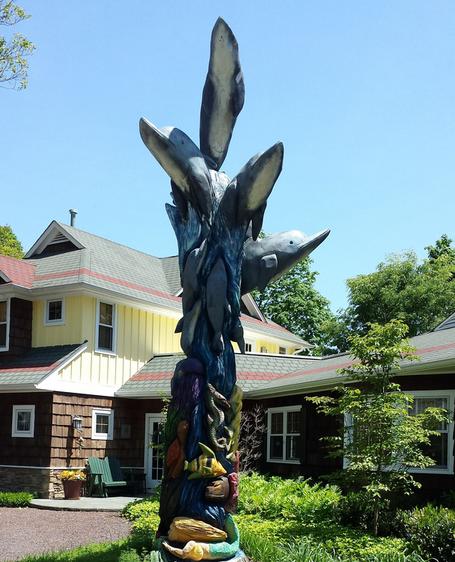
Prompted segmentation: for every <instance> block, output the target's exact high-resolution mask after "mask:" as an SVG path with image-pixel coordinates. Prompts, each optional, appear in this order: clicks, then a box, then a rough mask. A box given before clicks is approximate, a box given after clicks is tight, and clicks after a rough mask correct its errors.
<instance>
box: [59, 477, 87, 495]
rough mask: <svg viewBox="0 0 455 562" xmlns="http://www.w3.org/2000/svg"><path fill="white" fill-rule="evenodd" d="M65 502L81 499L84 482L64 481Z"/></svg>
mask: <svg viewBox="0 0 455 562" xmlns="http://www.w3.org/2000/svg"><path fill="white" fill-rule="evenodd" d="M62 483H63V493H64V494H65V500H78V499H80V497H81V488H82V484H83V481H82V480H63V481H62Z"/></svg>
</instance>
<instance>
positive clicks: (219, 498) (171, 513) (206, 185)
mask: <svg viewBox="0 0 455 562" xmlns="http://www.w3.org/2000/svg"><path fill="white" fill-rule="evenodd" d="M243 102H244V83H243V76H242V71H241V68H240V62H239V56H238V45H237V41H236V39H235V37H234V35H233V33H232V31H231V30H230V28H229V27H228V26H227V24H226V23H225V22H224V21H223V20H222V19H218V21H217V22H216V24H215V27H214V29H213V32H212V40H211V49H210V62H209V69H208V74H207V79H206V83H205V86H204V91H203V96H202V107H201V120H200V148H198V147H197V146H196V145H195V144H194V142H193V141H192V140H191V139H190V138H189V137H188V136H187V135H186V134H185V133H184V132H183V131H180V130H179V129H177V128H175V127H166V128H162V129H158V128H157V127H155V126H154V125H153V124H152V123H150V122H149V121H147V120H145V119H141V121H140V133H141V137H142V140H143V141H144V143H145V145H146V146H147V148H148V149H149V150H150V152H151V153H152V154H153V156H154V157H155V158H156V159H157V160H158V162H159V163H160V165H161V166H162V167H163V168H164V170H165V171H166V172H167V174H168V175H169V176H170V179H171V191H172V199H173V205H169V204H167V205H166V211H167V213H168V216H169V219H170V221H171V224H172V226H173V228H174V231H175V234H176V237H177V242H178V249H179V267H180V275H181V282H182V287H183V293H182V307H183V317H182V318H181V320H180V321H179V323H178V325H177V329H176V331H177V332H181V347H182V349H183V351H184V353H185V354H186V356H187V359H185V360H183V361H181V362H180V363H179V364H178V365H177V367H176V369H175V373H174V376H173V379H172V382H171V402H170V404H169V408H168V415H167V420H166V426H165V443H164V455H165V467H164V478H163V483H162V489H161V501H160V517H161V522H160V527H159V530H158V535H159V536H160V537H163V539H162V544H163V552H162V553H163V556H166V557H167V558H168V559H169V560H174V559H179V558H185V559H191V560H202V559H203V560H221V559H222V560H226V559H234V558H233V557H235V559H236V560H241V559H242V558H243V553H241V552H240V551H238V548H239V534H238V530H237V527H236V525H235V522H234V519H233V518H232V516H231V513H232V512H233V511H235V507H236V504H237V497H238V474H237V471H238V453H237V448H238V442H239V432H240V413H241V408H242V392H241V390H240V388H239V387H238V386H237V385H236V369H235V354H234V349H233V346H232V343H231V342H236V343H237V345H238V347H239V349H240V351H241V352H242V353H244V352H245V342H244V339H243V328H242V325H241V322H240V303H241V294H245V293H246V292H248V291H251V290H252V289H254V288H260V289H263V288H264V287H265V286H266V285H267V283H268V282H270V281H272V280H273V279H276V278H278V277H279V276H280V275H281V274H282V273H284V272H285V271H287V270H288V269H289V268H290V267H292V265H293V264H294V263H295V262H296V261H298V260H300V259H302V258H303V257H305V256H306V255H308V254H309V253H310V252H311V251H312V250H313V249H314V248H316V247H317V246H318V245H319V244H320V243H321V242H322V241H323V240H324V238H325V237H326V236H327V235H328V231H324V232H321V233H319V234H317V235H315V236H312V237H307V236H305V235H303V234H302V233H301V232H298V231H290V232H284V233H281V234H277V235H273V236H269V237H265V238H264V239H262V240H258V235H259V233H260V231H261V227H262V220H263V216H264V212H265V208H266V205H267V198H268V197H269V195H270V193H271V191H272V188H273V186H274V184H275V182H276V180H277V179H278V176H279V174H280V172H281V168H282V163H283V145H282V144H281V143H277V144H275V145H273V146H272V147H271V148H269V149H268V150H266V151H265V152H263V153H261V154H258V155H256V156H254V157H253V158H251V159H250V160H249V161H248V162H247V164H246V165H245V166H244V167H243V168H242V170H241V171H240V172H239V174H238V175H237V176H235V177H234V178H233V179H232V180H231V179H230V178H229V177H228V176H227V175H226V174H225V173H224V172H220V171H219V170H220V167H221V165H222V163H223V161H224V159H225V157H226V154H227V150H228V147H229V143H230V140H231V136H232V131H233V128H234V125H235V121H236V119H237V116H238V114H239V113H240V111H241V109H242V107H243Z"/></svg>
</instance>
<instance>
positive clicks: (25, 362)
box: [0, 343, 84, 389]
mask: <svg viewBox="0 0 455 562" xmlns="http://www.w3.org/2000/svg"><path fill="white" fill-rule="evenodd" d="M83 345H84V344H79V343H77V344H72V345H56V346H52V347H34V348H32V349H31V350H30V351H27V352H26V353H24V354H22V355H19V356H15V357H12V356H10V357H7V356H6V357H5V356H2V357H0V388H2V387H5V388H6V389H7V388H8V387H9V386H18V385H35V384H38V383H39V382H41V381H42V380H43V379H44V378H46V377H47V376H48V375H50V373H51V372H52V371H54V370H55V369H57V368H58V367H59V365H61V364H62V363H64V362H65V361H66V360H67V359H70V358H71V356H72V355H74V354H75V352H77V351H78V350H79V348H81V347H82V346H83Z"/></svg>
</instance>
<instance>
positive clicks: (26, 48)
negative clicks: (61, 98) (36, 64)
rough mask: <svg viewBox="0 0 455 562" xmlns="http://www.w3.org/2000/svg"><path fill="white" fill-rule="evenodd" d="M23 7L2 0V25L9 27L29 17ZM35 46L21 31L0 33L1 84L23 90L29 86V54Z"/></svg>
mask: <svg viewBox="0 0 455 562" xmlns="http://www.w3.org/2000/svg"><path fill="white" fill-rule="evenodd" d="M29 17H30V16H29V15H28V14H27V13H26V12H25V11H24V9H23V8H21V7H20V6H18V5H17V4H15V3H14V2H12V1H11V0H0V25H3V26H6V27H9V26H12V25H16V24H17V23H19V22H21V21H23V20H25V19H28V18H29ZM34 49H35V46H34V45H33V43H32V42H31V41H29V40H28V39H27V38H26V37H24V36H23V35H22V34H20V33H15V34H14V35H13V36H12V37H10V38H7V37H4V36H2V35H0V84H1V85H3V86H4V87H6V86H9V87H10V88H13V89H14V88H16V89H18V90H22V89H24V88H26V87H27V71H28V61H27V56H28V55H31V53H32V52H33V51H34Z"/></svg>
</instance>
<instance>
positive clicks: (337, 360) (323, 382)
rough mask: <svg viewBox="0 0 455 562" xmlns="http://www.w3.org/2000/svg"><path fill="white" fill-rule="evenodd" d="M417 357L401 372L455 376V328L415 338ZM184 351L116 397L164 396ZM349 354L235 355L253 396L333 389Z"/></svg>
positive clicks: (164, 358) (158, 360)
mask: <svg viewBox="0 0 455 562" xmlns="http://www.w3.org/2000/svg"><path fill="white" fill-rule="evenodd" d="M410 343H411V345H413V346H414V347H415V348H416V354H417V355H418V356H419V357H420V360H419V361H409V360H403V361H401V364H400V366H401V371H400V374H402V375H407V374H419V372H421V373H443V372H447V371H450V372H453V373H454V376H455V328H451V329H446V330H438V331H434V332H429V333H427V334H423V335H421V336H416V337H414V338H411V340H410ZM182 357H183V355H182V354H179V355H158V356H155V357H153V358H152V359H151V360H150V361H149V362H148V363H146V364H145V365H144V366H143V367H142V369H140V370H139V371H138V373H136V374H135V375H134V376H133V377H131V378H130V379H129V380H128V381H127V382H126V383H125V384H124V385H123V386H122V387H121V388H120V389H119V391H118V392H117V394H118V396H124V397H134V396H144V397H146V396H158V397H159V396H163V395H168V394H169V391H170V386H169V382H170V379H171V377H172V374H173V372H174V368H175V365H176V363H177V361H179V360H180V359H182ZM353 361H354V360H353V358H352V357H351V356H350V355H349V354H347V353H340V354H338V355H332V356H328V357H303V356H298V355H296V356H283V355H268V354H250V353H247V354H246V355H240V354H238V355H236V363H237V379H238V382H239V384H240V386H241V387H242V388H243V390H244V392H245V393H246V395H247V396H249V397H252V398H253V397H261V396H273V395H275V396H277V395H285V394H290V393H298V392H302V393H303V392H306V391H308V390H311V389H312V388H322V387H330V386H333V385H334V384H336V383H337V382H341V381H342V380H343V377H342V375H340V374H339V373H338V369H342V368H346V367H349V366H350V365H352V363H353Z"/></svg>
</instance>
